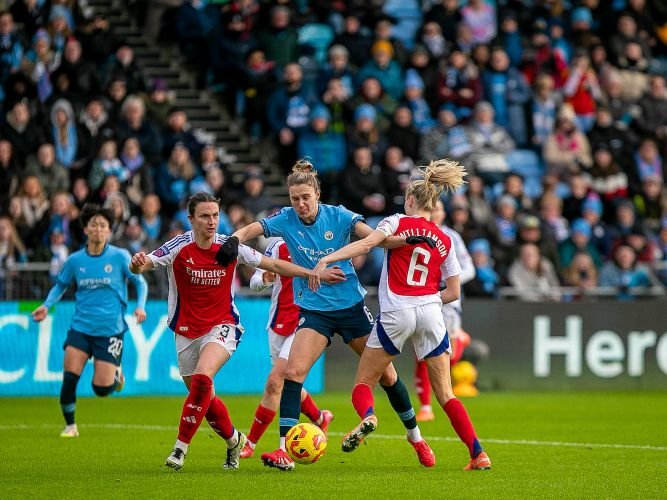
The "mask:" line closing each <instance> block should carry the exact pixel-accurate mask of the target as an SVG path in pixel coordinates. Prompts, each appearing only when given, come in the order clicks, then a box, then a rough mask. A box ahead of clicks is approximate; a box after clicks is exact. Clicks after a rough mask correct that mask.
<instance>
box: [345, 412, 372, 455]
mask: <svg viewBox="0 0 667 500" xmlns="http://www.w3.org/2000/svg"><path fill="white" fill-rule="evenodd" d="M377 427H378V419H377V417H376V416H375V415H368V416H367V417H366V418H364V419H363V420H362V421H361V423H360V424H359V425H357V426H356V427H355V428H354V429H352V430H351V431H350V433H349V434H348V435H347V436H345V438H344V439H343V443H342V444H341V448H342V450H343V451H344V452H345V453H349V452H351V451H354V450H356V449H357V448H358V447H359V445H360V444H361V442H362V441H363V440H364V439H365V438H366V436H368V435H369V434H370V433H371V432H373V431H374V430H375V429H377Z"/></svg>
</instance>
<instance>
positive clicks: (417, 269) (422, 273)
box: [407, 247, 431, 286]
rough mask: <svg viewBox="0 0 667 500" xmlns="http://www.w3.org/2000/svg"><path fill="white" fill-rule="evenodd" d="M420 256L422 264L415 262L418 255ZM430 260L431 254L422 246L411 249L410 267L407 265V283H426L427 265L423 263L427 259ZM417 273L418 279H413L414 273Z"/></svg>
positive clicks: (414, 284)
mask: <svg viewBox="0 0 667 500" xmlns="http://www.w3.org/2000/svg"><path fill="white" fill-rule="evenodd" d="M420 255H421V256H422V257H423V259H422V262H423V264H417V260H418V259H419V256H420ZM429 260H431V254H430V253H429V252H427V251H426V250H424V249H423V248H419V247H415V249H414V250H413V251H412V257H410V267H408V277H407V282H408V285H412V286H424V285H425V284H426V277H427V276H428V267H426V266H425V265H424V264H428V261H429ZM416 273H419V279H418V280H417V279H415V278H416V276H415V274H416Z"/></svg>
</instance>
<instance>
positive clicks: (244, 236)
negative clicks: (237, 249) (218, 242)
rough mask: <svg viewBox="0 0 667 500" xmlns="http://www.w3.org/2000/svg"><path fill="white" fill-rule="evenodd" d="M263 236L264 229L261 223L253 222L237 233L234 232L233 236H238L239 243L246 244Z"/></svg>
mask: <svg viewBox="0 0 667 500" xmlns="http://www.w3.org/2000/svg"><path fill="white" fill-rule="evenodd" d="M263 234H264V228H263V227H262V225H261V224H260V223H259V222H253V223H251V224H248V225H247V226H245V227H242V228H241V229H239V230H237V231H234V234H232V236H236V237H237V238H238V239H239V243H245V242H246V241H250V240H253V239H255V238H257V237H259V236H261V235H263ZM223 244H224V243H223Z"/></svg>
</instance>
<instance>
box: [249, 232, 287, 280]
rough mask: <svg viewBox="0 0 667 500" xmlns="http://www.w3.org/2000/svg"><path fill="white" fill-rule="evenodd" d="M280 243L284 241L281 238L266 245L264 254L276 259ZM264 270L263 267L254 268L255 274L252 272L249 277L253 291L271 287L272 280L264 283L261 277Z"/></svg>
mask: <svg viewBox="0 0 667 500" xmlns="http://www.w3.org/2000/svg"><path fill="white" fill-rule="evenodd" d="M281 244H282V245H284V243H283V242H282V241H281V240H276V241H274V242H273V243H271V244H270V245H269V246H268V247H266V250H265V251H264V255H266V256H267V257H270V258H272V259H278V258H279V255H278V254H279V249H280V245H281ZM265 272H266V271H265V270H264V269H259V268H257V269H255V274H253V275H252V277H251V278H250V289H251V290H252V291H253V292H261V291H262V290H266V289H267V288H271V287H272V286H273V282H270V283H264V279H263V278H264V273H265Z"/></svg>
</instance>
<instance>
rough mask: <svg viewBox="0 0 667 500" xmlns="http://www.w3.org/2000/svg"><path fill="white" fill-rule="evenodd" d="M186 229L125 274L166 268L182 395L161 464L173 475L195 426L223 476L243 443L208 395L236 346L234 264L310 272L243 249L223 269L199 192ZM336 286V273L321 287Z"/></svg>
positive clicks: (212, 209)
mask: <svg viewBox="0 0 667 500" xmlns="http://www.w3.org/2000/svg"><path fill="white" fill-rule="evenodd" d="M188 214H189V215H188V219H189V220H190V222H191V223H192V230H191V231H188V232H187V233H185V234H182V235H180V236H177V237H175V238H173V239H171V240H170V241H168V242H167V243H165V244H164V245H162V246H161V247H160V248H158V249H156V250H154V251H153V252H152V253H150V254H149V255H146V254H145V253H143V252H138V253H135V254H134V255H133V256H132V261H131V263H130V270H131V271H132V272H133V273H141V272H144V271H147V270H149V269H152V268H154V267H155V266H158V265H160V266H166V267H167V272H168V275H169V318H168V324H169V328H170V329H171V330H172V331H173V332H174V333H175V334H176V350H177V354H178V367H179V370H180V373H181V376H182V377H183V381H184V382H185V385H186V386H187V387H188V389H189V394H188V396H187V398H186V399H185V403H184V404H183V411H182V413H181V419H180V422H179V426H178V438H177V440H176V444H175V445H174V449H173V451H172V452H171V454H170V455H169V456H168V457H167V460H166V462H165V464H166V465H167V466H168V467H171V468H172V469H176V470H178V469H180V468H181V467H183V463H184V462H185V456H186V454H187V452H188V447H189V445H190V442H191V440H192V438H193V437H194V435H195V433H196V432H197V429H198V428H199V426H200V425H201V423H202V421H203V420H204V419H206V420H207V421H208V423H209V425H210V426H211V428H212V429H213V430H214V431H215V432H216V433H217V434H218V435H219V436H220V437H222V438H223V439H224V440H225V442H226V443H227V459H226V461H225V464H224V468H225V469H238V467H239V461H240V455H241V450H242V449H243V447H244V445H245V443H246V436H245V435H244V434H243V433H241V432H239V431H237V430H236V429H234V426H233V425H232V422H231V420H230V418H229V413H228V412H227V408H226V407H225V405H224V403H223V402H222V400H221V399H220V398H219V397H217V396H216V395H215V391H214V388H213V377H214V376H215V375H216V373H218V371H219V370H220V369H221V368H222V367H223V366H224V365H225V363H226V362H227V361H228V360H229V358H230V357H231V356H232V354H233V353H234V351H235V350H236V347H237V344H238V343H239V342H240V340H241V335H242V333H243V327H242V326H241V324H240V318H239V312H238V310H237V309H236V305H235V304H234V290H233V284H234V275H235V273H236V264H237V261H238V262H240V263H241V264H246V265H249V266H252V267H259V268H261V269H265V270H267V271H271V272H274V273H277V274H281V275H288V276H299V277H303V278H308V277H310V275H311V271H310V270H307V269H304V268H303V267H299V266H295V265H294V264H292V263H290V262H285V261H282V260H276V259H271V258H269V257H265V256H263V255H262V254H261V253H259V252H257V251H255V250H253V249H252V248H250V247H247V246H245V245H240V246H239V247H238V253H237V256H235V258H234V259H233V260H230V261H228V262H226V263H225V264H224V265H221V264H220V263H219V261H220V256H219V255H218V253H219V250H220V247H221V245H222V243H224V242H225V241H226V240H227V236H223V235H221V234H217V232H216V231H217V228H218V218H219V214H220V200H218V199H217V198H215V197H214V196H212V195H210V194H208V193H204V192H200V193H197V194H195V195H193V196H192V197H190V200H189V201H188ZM343 279H344V276H343V273H342V272H341V271H340V270H339V269H335V270H333V272H331V273H329V274H328V275H327V276H325V277H324V280H323V281H325V282H331V283H333V282H338V281H341V280H343Z"/></svg>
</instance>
